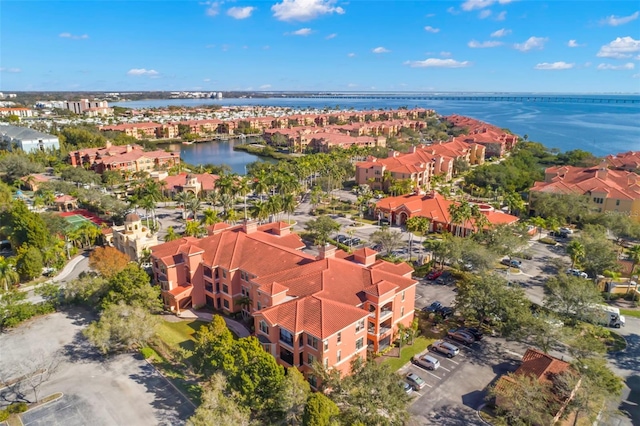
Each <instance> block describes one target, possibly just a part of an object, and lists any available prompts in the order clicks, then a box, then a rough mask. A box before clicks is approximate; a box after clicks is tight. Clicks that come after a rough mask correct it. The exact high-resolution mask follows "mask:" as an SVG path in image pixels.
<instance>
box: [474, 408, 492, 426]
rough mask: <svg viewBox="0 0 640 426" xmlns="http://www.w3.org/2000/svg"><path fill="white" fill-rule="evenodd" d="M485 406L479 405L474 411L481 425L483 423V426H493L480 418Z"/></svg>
mask: <svg viewBox="0 0 640 426" xmlns="http://www.w3.org/2000/svg"><path fill="white" fill-rule="evenodd" d="M486 405H487V404H485V403H482V404H480V406H479V407H478V408H477V409H476V415H477V416H478V419H480V421H481V422H482V423H484V424H485V425H489V426H493V425H492V424H491V423H489V422H488V421H486V420H485V419H483V418H482V416H481V415H480V411H481V410H482V409H483V408H484V407H485V406H486Z"/></svg>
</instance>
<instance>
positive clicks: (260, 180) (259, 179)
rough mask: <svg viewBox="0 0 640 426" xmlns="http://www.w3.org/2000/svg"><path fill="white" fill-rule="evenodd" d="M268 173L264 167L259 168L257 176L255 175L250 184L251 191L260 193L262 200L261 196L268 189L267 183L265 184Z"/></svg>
mask: <svg viewBox="0 0 640 426" xmlns="http://www.w3.org/2000/svg"><path fill="white" fill-rule="evenodd" d="M267 180H268V175H267V172H265V171H264V169H262V170H260V172H259V173H258V176H256V177H255V180H254V181H253V183H252V184H251V187H252V189H253V192H255V193H256V194H259V195H260V201H263V198H262V196H263V195H264V194H266V193H267V192H268V191H269V185H268V184H267Z"/></svg>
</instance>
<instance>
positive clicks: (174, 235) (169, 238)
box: [164, 226, 180, 242]
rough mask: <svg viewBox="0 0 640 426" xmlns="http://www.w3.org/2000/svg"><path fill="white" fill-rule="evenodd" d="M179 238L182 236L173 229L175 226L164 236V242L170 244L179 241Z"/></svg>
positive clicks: (168, 229)
mask: <svg viewBox="0 0 640 426" xmlns="http://www.w3.org/2000/svg"><path fill="white" fill-rule="evenodd" d="M178 238H180V235H179V234H178V233H176V231H175V229H173V226H170V227H168V228H167V234H166V235H165V236H164V241H165V242H169V241H173V240H177V239H178Z"/></svg>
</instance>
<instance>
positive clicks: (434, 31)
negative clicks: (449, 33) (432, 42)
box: [424, 25, 440, 34]
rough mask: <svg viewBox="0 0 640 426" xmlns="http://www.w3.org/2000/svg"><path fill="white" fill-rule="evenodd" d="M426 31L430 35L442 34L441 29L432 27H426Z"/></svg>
mask: <svg viewBox="0 0 640 426" xmlns="http://www.w3.org/2000/svg"><path fill="white" fill-rule="evenodd" d="M424 30H425V31H426V32H428V33H434V34H435V33H439V32H440V28H433V27H432V26H431V25H427V26H426V27H424Z"/></svg>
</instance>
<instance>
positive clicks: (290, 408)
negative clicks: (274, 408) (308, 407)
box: [280, 367, 311, 425]
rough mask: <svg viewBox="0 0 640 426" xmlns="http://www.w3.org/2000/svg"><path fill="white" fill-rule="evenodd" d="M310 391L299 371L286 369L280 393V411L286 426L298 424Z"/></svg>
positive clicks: (291, 368) (294, 368)
mask: <svg viewBox="0 0 640 426" xmlns="http://www.w3.org/2000/svg"><path fill="white" fill-rule="evenodd" d="M310 391H311V389H310V386H309V382H307V381H306V380H305V378H304V376H303V375H302V373H301V372H300V370H298V369H297V368H296V367H289V368H287V374H286V376H285V378H284V382H283V384H282V391H281V393H280V410H281V411H282V412H283V413H284V419H285V422H286V423H287V424H290V425H298V424H300V422H301V420H302V415H303V412H304V409H305V404H306V402H307V398H308V396H309V392H310Z"/></svg>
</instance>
